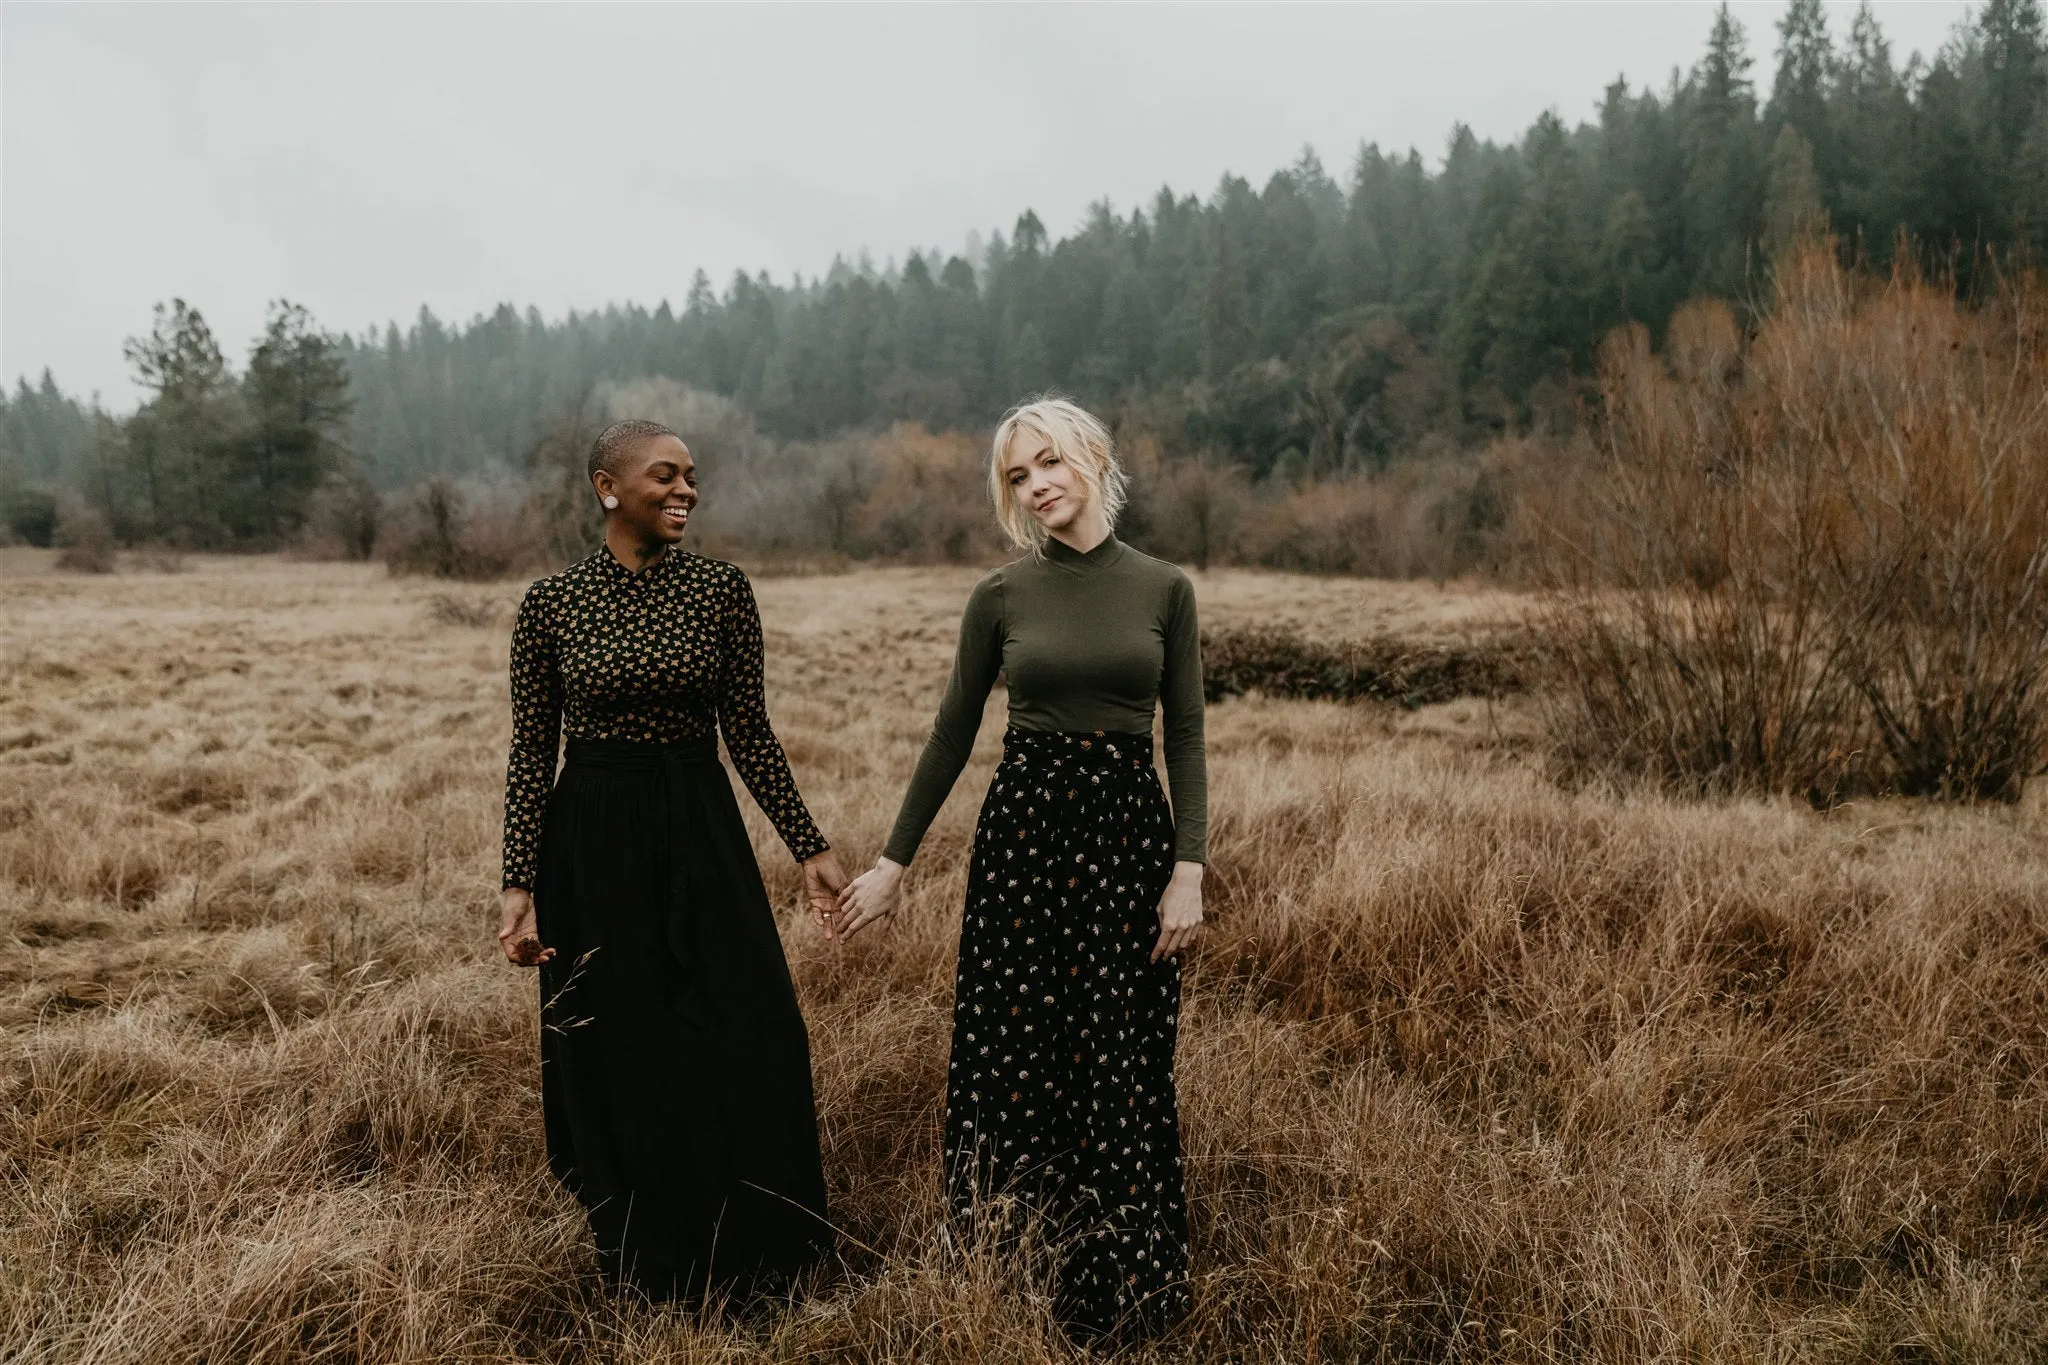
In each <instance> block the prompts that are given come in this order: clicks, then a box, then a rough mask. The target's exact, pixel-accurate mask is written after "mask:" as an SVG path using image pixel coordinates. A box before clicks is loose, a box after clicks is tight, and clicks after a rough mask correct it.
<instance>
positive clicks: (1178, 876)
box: [1152, 863, 1202, 962]
mask: <svg viewBox="0 0 2048 1365" xmlns="http://www.w3.org/2000/svg"><path fill="white" fill-rule="evenodd" d="M1201 932H1202V865H1201V864H1200V863H1175V864H1174V865H1173V880H1172V881H1170V882H1168V883H1167V884H1166V894H1165V895H1163V896H1161V897H1160V898H1159V941H1158V942H1157V943H1155V944H1153V945H1152V960H1153V961H1154V962H1157V961H1158V960H1159V959H1160V958H1162V957H1171V956H1173V955H1174V954H1175V953H1177V952H1179V951H1181V950H1182V949H1183V948H1191V947H1193V946H1194V943H1195V936H1196V935H1197V934H1199V933H1201Z"/></svg>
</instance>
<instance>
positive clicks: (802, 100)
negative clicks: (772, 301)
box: [0, 0, 1966, 407]
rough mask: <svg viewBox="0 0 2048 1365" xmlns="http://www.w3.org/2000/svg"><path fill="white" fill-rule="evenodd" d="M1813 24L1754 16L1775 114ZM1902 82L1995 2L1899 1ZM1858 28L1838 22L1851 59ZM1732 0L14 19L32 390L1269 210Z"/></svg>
mask: <svg viewBox="0 0 2048 1365" xmlns="http://www.w3.org/2000/svg"><path fill="white" fill-rule="evenodd" d="M1782 8H1783V6H1782V4H1781V3H1770V4H1761V5H1759V4H1737V5H1736V6H1735V10H1736V13H1737V16H1738V18H1740V20H1741V21H1742V22H1743V24H1744V26H1745V27H1746V28H1747V29H1748V31H1749V36H1750V47H1751V52H1752V55H1753V56H1754V57H1755V58H1756V67H1755V69H1754V71H1753V72H1752V74H1753V75H1754V76H1755V77H1756V79H1757V82H1758V85H1759V88H1760V90H1763V91H1766V92H1767V91H1768V89H1769V83H1770V76H1771V72H1772V70H1773V67H1774V61H1773V56H1772V53H1773V50H1774V48H1775V45H1776V35H1775V32H1774V29H1773V25H1774V23H1775V22H1776V19H1777V17H1778V15H1779V13H1780V12H1781V11H1782ZM1875 8H1876V9H1877V12H1878V15H1879V18H1880V21H1881V22H1882V24H1883V26H1884V29H1885V32H1886V33H1887V35H1889V37H1890V38H1891V40H1892V47H1893V54H1894V56H1895V57H1896V58H1897V59H1899V60H1901V61H1903V60H1904V59H1905V57H1906V56H1907V55H1908V54H1909V53H1910V52H1912V51H1913V50H1915V49H1918V50H1921V51H1923V52H1927V53H1930V54H1931V53H1932V52H1933V50H1934V49H1935V48H1936V47H1938V46H1939V45H1940V43H1941V41H1942V40H1943V38H1944V37H1945V36H1946V34H1947V33H1948V31H1949V30H1950V28H1951V27H1952V26H1953V25H1954V23H1955V22H1956V20H1957V19H1958V18H1960V17H1961V16H1962V15H1963V14H1964V12H1965V9H1966V7H1965V6H1964V5H1962V4H1955V3H1946V2H1941V3H1936V2H1934V0H1928V2H1926V3H1910V4H1899V3H1891V4H1879V5H1877V6H1875ZM1852 12H1853V11H1852V9H1851V8H1849V7H1848V6H1834V5H1831V6H1830V13H1831V19H1832V22H1833V27H1834V31H1835V33H1836V34H1837V36H1838V37H1840V36H1842V35H1844V34H1846V32H1847V28H1848V22H1849V18H1850V16H1851V14H1852ZM1712 13H1713V10H1712V6H1711V5H1710V4H1705V3H1692V2H1691V0H1684V2H1683V3H1663V4H1648V3H1634V4H1627V3H1610V4H1561V3H1521V4H1450V3H1432V4H1405V5H1394V4H1386V5H1301V6H1295V5H1277V4H1263V5H1209V6H1166V5H1157V6H1153V5H1116V6H1109V5H1100V6H1024V5H971V6H968V5H960V6H953V5H901V6H857V5H829V6H816V7H809V6H767V5H752V6H735V7H722V6H705V7H687V8H686V7H656V6H622V7H610V6H595V5H565V6H553V5H548V6H507V5H487V4H478V5H435V6H426V5H411V6H407V5H353V4H346V5H345V4H325V5H321V4H309V5H289V6H286V5H273V6H254V7H240V6H215V5H163V6H154V7H127V6H100V5H24V4H7V5H5V6H4V8H0V121H4V122H0V376H4V377H5V378H6V379H7V381H8V382H9V385H10V387H11V384H12V380H13V378H14V376H16V375H17V374H21V373H24V372H26V373H28V374H30V375H31V376H34V375H36V374H39V373H40V372H41V370H42V368H43V367H44V366H45V365H47V366H49V367H51V368H52V369H53V370H54V371H55V372H56V375H57V378H58V381H59V383H61V384H62V385H63V386H64V387H65V388H66V389H68V390H71V391H73V392H76V393H79V394H81V395H83V394H86V393H89V392H91V391H94V390H97V391H99V392H100V393H101V395H102V396H103V398H104V399H105V401H107V402H108V403H109V404H111V405H113V406H116V407H126V406H128V405H130V404H131V403H132V402H133V401H134V390H133V388H132V386H131V385H130V382H129V380H128V378H127V374H126V369H125V366H124V364H123V362H122V359H121V339H122V338H123V337H125V336H129V335H132V334H135V333H137V332H140V331H143V330H146V328H147V327H148V325H149V315H150V306H151V304H153V303H155V302H156V301H158V300H161V299H167V298H169V297H171V296H173V295H178V296H182V297H184V298H185V299H187V300H189V301H190V302H192V303H193V304H194V305H196V306H197V307H199V308H200V309H201V310H202V311H203V312H204V313H205V314H206V316H207V318H208V320H209V321H210V322H211V323H212V324H213V326H214V329H215V331H216V333H217V334H218V335H219V336H220V338H221V341H222V344H223V346H224V347H225V348H226V349H227V350H228V351H229V353H230V355H231V356H233V357H235V358H236V359H237V360H238V361H239V360H240V359H241V357H242V356H243V355H244V354H245V353H246V348H247V345H248V342H249V340H250V338H252V337H253V336H254V334H255V333H256V331H257V330H258V329H259V327H260V326H261V322H262V316H263V310H264V305H265V303H266V301H267V300H269V299H271V298H275V297H278V296H280V295H282V296H285V297H289V298H291V299H293V300H295V301H297V302H300V303H304V304H306V305H307V306H308V307H309V308H311V309H312V310H313V312H314V314H315V316H317V317H318V318H319V319H320V320H321V322H322V323H324V324H325V325H326V326H328V327H330V328H334V329H337V330H347V331H351V332H360V331H361V330H362V329H363V328H364V327H366V326H372V325H376V324H381V323H382V322H384V321H385V320H387V319H397V320H398V321H399V322H400V323H401V324H403V323H404V322H405V321H407V320H409V319H410V318H411V317H412V316H413V315H414V313H415V312H416V311H417V310H418V308H419V306H420V305H421V304H423V303H424V304H426V305H427V306H429V307H431V308H432V309H433V310H434V311H435V312H436V313H438V314H440V315H441V316H442V317H443V318H448V319H457V320H459V319H466V318H468V317H470V316H471V315H473V314H475V313H477V312H480V311H487V310H488V309H490V308H491V307H493V306H495V305H496V304H497V303H498V302H500V301H503V300H509V301H512V302H514V303H516V304H518V305H520V306H521V307H524V306H526V305H528V304H534V305H538V306H539V307H540V308H541V309H542V311H544V312H545V313H547V314H548V315H549V316H556V315H559V314H561V313H562V312H564V311H566V310H567V309H569V308H572V307H574V308H591V307H594V306H602V305H603V304H605V303H608V302H624V301H637V302H642V303H646V304H648V305H649V306H652V305H653V304H655V303H657V302H659V301H660V300H661V299H663V298H664V297H666V298H669V299H671V300H674V301H675V302H677V303H680V302H681V299H682V296H683V294H684V292H685V290H686V289H687V288H688V285H689V280H690V275H691V272H692V271H693V270H695V269H696V268H697V267H699V266H702V267H703V268H704V269H705V270H707V271H708V272H710V274H711V277H712V279H713V280H714V282H716V283H717V284H718V285H719V287H720V288H721V289H723V287H724V284H725V281H726V280H727V279H728V278H729V277H730V276H731V274H732V271H733V270H734V269H735V268H736V267H744V268H746V269H748V270H749V271H752V270H758V269H764V268H765V269H767V270H768V271H770V272H771V273H773V274H774V275H775V276H776V277H777V278H786V277H787V276H788V275H789V273H790V272H791V271H798V270H800V271H803V272H805V273H806V274H812V273H816V272H819V271H822V270H823V269H825V268H826V267H827V266H829V265H830V264H831V261H832V258H833V256H834V254H835V253H844V254H846V255H848V256H849V257H850V256H852V255H853V254H854V253H856V252H857V251H859V250H860V249H862V248H863V247H865V248H867V249H869V250H870V251H872V252H873V254H874V256H875V259H876V260H878V261H880V260H883V259H885V258H887V257H890V256H900V255H901V254H902V253H903V252H904V251H905V250H906V249H907V248H910V247H913V246H920V245H922V246H933V245H936V246H941V247H944V248H945V249H947V250H949V251H952V250H958V249H959V248H960V245H961V243H962V242H963V241H964V240H965V239H966V236H967V234H968V233H969V232H970V231H977V230H978V231H980V232H983V233H984V234H985V233H986V232H988V231H989V230H990V229H992V228H1000V229H1002V230H1003V231H1005V232H1007V231H1008V229H1009V226H1010V224H1011V223H1012V222H1013V221H1014V220H1015V218H1016V216H1017V214H1018V213H1019V212H1021V211H1022V210H1023V209H1025V208H1027V207H1029V208H1034V209H1036V210H1037V211H1038V214H1039V216H1040V217H1041V218H1043V219H1044V220H1045V223H1046V225H1047V227H1048V228H1049V229H1050V230H1051V231H1052V232H1053V233H1054V235H1055V236H1058V235H1062V234H1064V233H1065V232H1066V231H1068V230H1069V229H1070V228H1071V227H1072V226H1073V225H1074V224H1075V223H1077V222H1078V221H1079V220H1080V218H1081V216H1082V214H1083V212H1084V211H1085V209H1086V207H1087V205H1088V204H1089V203H1091V202H1092V201H1094V200H1096V199H1099V198H1101V197H1103V196H1108V197H1109V199H1110V200H1111V201H1112V202H1113V203H1114V204H1116V205H1117V206H1118V207H1119V208H1128V207H1130V206H1131V205H1133V204H1136V203H1142V202H1144V201H1146V200H1148V199H1149V198H1150V196H1151V194H1152V193H1153V192H1154V191H1155V190H1157V189H1158V187H1159V186H1160V185H1161V184H1170V185H1172V186H1173V187H1174V188H1175V189H1176V190H1177V191H1180V192H1183V193H1185V192H1189V191H1193V192H1196V193H1199V194H1201V195H1203V196H1205V197H1206V196H1207V195H1208V193H1209V192H1210V191H1211V190H1212V189H1213V188H1214V187H1215V185H1216V182H1217V179H1218V177H1219V176H1220V175H1222V174H1223V173H1224V172H1225V171H1234V172H1236V173H1238V174H1241V175H1244V176H1246V177H1247V178H1249V179H1250V180H1251V181H1252V182H1253V183H1254V184H1260V183H1263V181H1264V180H1265V178H1266V176H1267V175H1269V174H1270V173H1271V172H1272V171H1273V170H1274V169H1275V168H1276V167H1278V166H1281V165H1283V164H1285V163H1287V162H1290V161H1292V160H1293V159H1294V158H1295V156H1296V155H1298V154H1299V152H1300V150H1301V148H1302V146H1303V145H1304V144H1307V145H1310V146H1313V147H1314V148H1315V149H1316V150H1317V152H1318V153H1319V154H1320V155H1321V156H1322V158H1323V160H1324V162H1325V163H1326V164H1327V165H1328V166H1329V168H1330V170H1331V173H1332V174H1333V175H1336V176H1338V177H1339V179H1342V178H1343V176H1344V173H1345V170H1346V169H1347V168H1348V166H1349V164H1350V160H1351V157H1352V154H1353V152H1354V151H1355V150H1356V148H1357V147H1358V145H1359V143H1360V142H1361V141H1364V140H1368V139H1369V140H1374V141H1377V142H1379V143H1381V144H1382V145H1383V146H1391V147H1396V148H1403V149H1405V148H1407V147H1409V146H1415V147H1418V148H1420V149H1422V151H1423V152H1424V153H1425V154H1426V155H1428V156H1430V157H1432V158H1434V157H1435V156H1436V155H1437V154H1438V153H1440V152H1441V150H1442V148H1443V145H1444V139H1445V135H1446V133H1447V132H1448V131H1449V129H1450V127H1451V125H1452V124H1453V123H1454V122H1456V121H1458V120H1461V119H1462V120H1463V121H1465V122H1467V123H1469V124H1471V125H1472V127H1473V129H1474V130H1475V131H1476V132H1478V133H1479V135H1480V136H1482V137H1491V138H1495V139H1506V138H1513V137H1515V136H1517V135H1518V134H1519V133H1520V132H1521V131H1522V130H1523V129H1524V128H1526V127H1527V126H1528V124H1529V123H1530V121H1531V120H1532V119H1534V118H1535V117H1536V115H1537V114H1538V113H1540V112H1541V111H1542V110H1544V109H1545V108H1555V109H1557V110H1558V111H1559V112H1560V113H1561V114H1563V115H1564V117H1565V118H1566V119H1567V120H1568V121H1571V122H1577V121H1580V120H1583V119H1587V118H1590V117H1591V116H1592V113H1593V108H1594V105H1595V103H1596V101H1597V100H1598V98H1599V96H1600V92H1601V90H1602V88H1603V87H1604V86H1605V85H1606V84H1607V83H1608V82H1609V81H1611V80H1612V79H1613V78H1614V77H1615V76H1616V75H1617V74H1620V73H1625V74H1626V75H1627V77H1628V78H1629V80H1630V82H1631V83H1632V84H1634V85H1636V86H1642V85H1645V84H1650V85H1655V86H1657V87H1659V88H1661V87H1662V86H1663V84H1664V82H1665V81H1666V79H1667V78H1668V76H1669V74H1670V72H1671V69H1672V68H1673V67H1674V66H1690V65H1691V64H1692V62H1693V61H1694V60H1695V59H1696V58H1697V57H1698V55H1699V53H1700V50H1701V48H1702V46H1703V44H1704V41H1705V38H1706V32H1707V28H1708V25H1709V23H1710V22H1711V19H1712Z"/></svg>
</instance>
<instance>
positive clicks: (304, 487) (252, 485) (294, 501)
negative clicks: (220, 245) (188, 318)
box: [233, 299, 517, 540]
mask: <svg viewBox="0 0 2048 1365" xmlns="http://www.w3.org/2000/svg"><path fill="white" fill-rule="evenodd" d="M512 322H513V326H514V327H515V328H516V326H517V320H516V318H515V319H513V320H512ZM242 390H243V394H244V403H245V406H246V407H247V409H248V412H249V416H250V418H251V425H250V429H249V431H248V432H247V434H246V435H245V437H244V439H243V440H242V441H241V442H240V443H238V447H237V450H236V454H237V455H238V456H239V458H238V459H237V460H236V461H235V463H236V465H238V466H239V468H238V469H237V470H236V473H237V474H238V475H239V478H238V479H237V481H236V482H237V484H238V485H239V486H238V487H237V489H236V496H235V498H234V500H233V501H234V517H235V523H234V529H235V530H236V531H237V532H238V533H239V534H240V535H241V536H243V537H246V538H251V539H261V540H276V539H279V538H282V537H284V536H288V535H290V534H292V533H294V532H296V531H297V530H298V528H299V526H300V524H301V523H302V522H303V521H304V519H305V514H306V504H307V502H308V501H309V500H310V499H311V497H312V495H313V492H314V490H315V489H317V488H318V487H319V486H320V484H321V482H322V481H323V480H324V479H326V478H327V477H328V475H330V474H333V473H336V472H338V471H340V470H341V469H343V468H344V467H345V465H346V462H347V459H348V419H349V413H350V411H351V410H352V408H353V407H354V402H353V399H352V398H351V397H350V394H349V377H348V370H347V367H346V366H345V365H344V364H343V362H342V359H341V354H340V350H339V347H338V346H337V344H336V342H335V339H334V338H333V337H331V336H328V335H327V334H326V333H324V332H322V331H320V329H319V328H318V327H317V326H316V325H315V324H314V322H313V318H312V315H311V314H310V313H308V312H307V311H306V310H305V309H304V308H302V307H300V306H299V305H298V304H295V303H291V302H288V301H286V300H284V299H279V300H278V301H277V302H276V303H274V304H272V305H271V310H270V317H269V320H268V322H267V323H266V324H265V327H264V332H263V340H262V341H260V342H258V343H257V345H256V347H255V348H254V349H253V350H252V351H251V352H250V353H249V370H248V373H247V375H246V376H245V377H244V379H243V381H242Z"/></svg>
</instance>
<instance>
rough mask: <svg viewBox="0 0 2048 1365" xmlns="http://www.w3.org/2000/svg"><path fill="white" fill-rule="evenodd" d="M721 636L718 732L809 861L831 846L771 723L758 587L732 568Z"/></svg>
mask: <svg viewBox="0 0 2048 1365" xmlns="http://www.w3.org/2000/svg"><path fill="white" fill-rule="evenodd" d="M729 591H730V592H731V594H732V596H731V597H730V599H728V601H727V603H726V610H725V613H724V627H723V632H722V636H723V638H722V640H721V644H722V647H723V648H722V652H723V654H724V659H723V663H724V671H725V687H724V690H723V692H722V693H721V694H720V696H719V700H718V728H719V729H720V730H721V731H723V732H724V734H725V747H726V750H727V751H728V752H729V753H731V754H732V765H733V767H735V768H737V769H739V774H740V780H741V781H742V782H744V783H746V784H747V790H748V791H749V792H751V793H752V794H753V797H754V804H755V805H757V806H759V807H760V808H761V813H762V814H763V815H766V816H767V817H768V821H769V823H770V824H772V825H774V826H775V832H776V833H777V834H779V835H781V836H782V842H783V843H784V844H785V845H786V846H787V847H788V848H789V851H790V855H791V856H792V857H794V858H795V859H796V860H797V861H798V862H800V863H803V862H809V861H810V860H811V859H813V858H815V857H817V856H818V855H819V854H821V853H824V852H825V851H826V850H827V849H829V848H830V847H831V845H830V844H828V843H826V842H825V836H824V835H822V834H820V833H819V832H818V826H817V824H816V823H815V822H814V821H812V819H811V812H810V810H809V809H808V808H807V807H806V806H805V805H804V798H803V796H802V795H801V794H800V793H799V792H798V791H797V789H796V779H795V778H794V777H792V776H790V772H789V756H788V755H787V754H785V753H783V751H782V743H781V741H780V740H778V739H776V738H775V729H774V727H773V726H771V725H770V724H769V723H768V700H767V695H766V690H765V684H764V682H763V678H762V644H761V612H760V608H759V607H757V606H756V605H755V604H754V589H753V585H751V584H750V583H748V582H747V576H746V575H745V574H743V573H741V572H740V571H739V570H738V569H734V570H732V573H731V582H730V585H729Z"/></svg>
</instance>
